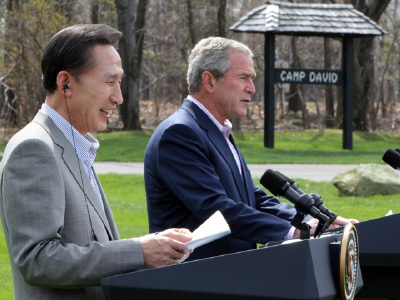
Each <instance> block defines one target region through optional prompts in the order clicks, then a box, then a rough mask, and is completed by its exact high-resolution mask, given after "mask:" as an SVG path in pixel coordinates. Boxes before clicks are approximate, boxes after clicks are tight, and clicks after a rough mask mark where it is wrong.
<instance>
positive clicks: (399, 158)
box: [382, 149, 400, 170]
mask: <svg viewBox="0 0 400 300" xmlns="http://www.w3.org/2000/svg"><path fill="white" fill-rule="evenodd" d="M382 160H383V161H384V162H385V163H387V164H388V165H389V166H391V167H392V168H393V169H396V170H397V169H398V168H399V167H400V153H399V152H397V151H395V150H393V149H387V150H386V152H385V154H383V157H382Z"/></svg>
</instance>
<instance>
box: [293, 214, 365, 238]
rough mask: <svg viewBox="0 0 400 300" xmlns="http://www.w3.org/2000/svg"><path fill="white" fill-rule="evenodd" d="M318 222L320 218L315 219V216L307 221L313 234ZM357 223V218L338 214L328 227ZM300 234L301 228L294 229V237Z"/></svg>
mask: <svg viewBox="0 0 400 300" xmlns="http://www.w3.org/2000/svg"><path fill="white" fill-rule="evenodd" d="M318 223H319V221H318V219H315V218H313V219H311V220H310V221H308V222H307V224H308V225H310V226H311V229H310V233H311V234H313V233H314V232H315V229H316V228H317V226H318ZM356 223H358V221H357V220H356V219H345V218H342V217H340V216H338V217H337V218H336V219H335V221H333V223H332V224H331V225H330V226H329V227H328V229H333V228H337V227H339V226H344V225H349V224H356ZM298 236H300V230H298V229H296V230H295V231H294V234H293V238H295V237H298Z"/></svg>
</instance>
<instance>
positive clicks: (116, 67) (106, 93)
mask: <svg viewBox="0 0 400 300" xmlns="http://www.w3.org/2000/svg"><path fill="white" fill-rule="evenodd" d="M92 51H93V56H94V59H95V61H96V65H95V67H94V68H93V69H91V70H90V71H88V72H86V73H84V74H82V75H80V76H79V80H76V78H73V79H72V84H70V85H71V91H72V96H71V97H70V98H69V99H68V100H67V101H68V107H69V111H70V115H71V121H72V125H73V126H74V127H75V128H76V129H77V130H78V131H79V133H81V134H82V135H86V134H87V133H88V132H97V131H103V130H105V129H106V128H107V121H108V120H109V119H110V116H111V113H112V111H113V110H114V109H116V107H117V104H121V103H122V102H123V100H122V93H121V87H120V84H121V79H122V77H123V75H124V71H123V70H122V62H121V58H120V56H119V54H118V52H117V50H115V48H114V47H113V46H110V45H96V46H94V47H93V49H92Z"/></svg>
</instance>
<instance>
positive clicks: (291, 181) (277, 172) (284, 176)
mask: <svg viewBox="0 0 400 300" xmlns="http://www.w3.org/2000/svg"><path fill="white" fill-rule="evenodd" d="M275 173H276V174H278V175H279V176H281V177H282V178H284V179H285V180H286V181H287V182H289V184H290V185H292V184H293V183H295V182H294V180H293V179H291V178H289V177H287V176H286V175H285V174H282V173H281V172H279V171H275Z"/></svg>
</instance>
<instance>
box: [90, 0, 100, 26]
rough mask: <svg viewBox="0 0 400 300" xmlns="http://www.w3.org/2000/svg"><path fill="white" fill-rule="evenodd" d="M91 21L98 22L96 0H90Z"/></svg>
mask: <svg viewBox="0 0 400 300" xmlns="http://www.w3.org/2000/svg"><path fill="white" fill-rule="evenodd" d="M92 23H93V24H99V3H98V2H97V0H95V1H93V2H92Z"/></svg>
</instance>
